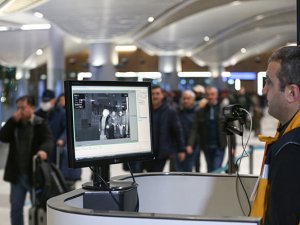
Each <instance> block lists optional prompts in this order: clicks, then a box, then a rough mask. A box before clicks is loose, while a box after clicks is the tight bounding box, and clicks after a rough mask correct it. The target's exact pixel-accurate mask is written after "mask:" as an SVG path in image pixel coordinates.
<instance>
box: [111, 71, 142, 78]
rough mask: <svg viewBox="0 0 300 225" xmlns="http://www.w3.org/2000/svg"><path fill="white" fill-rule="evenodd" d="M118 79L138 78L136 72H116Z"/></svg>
mask: <svg viewBox="0 0 300 225" xmlns="http://www.w3.org/2000/svg"><path fill="white" fill-rule="evenodd" d="M115 75H116V77H137V76H138V74H137V73H136V72H116V74H115Z"/></svg>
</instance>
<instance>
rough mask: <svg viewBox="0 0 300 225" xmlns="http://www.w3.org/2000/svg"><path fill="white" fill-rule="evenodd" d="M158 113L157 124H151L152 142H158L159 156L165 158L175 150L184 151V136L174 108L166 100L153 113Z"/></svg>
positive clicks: (175, 151)
mask: <svg viewBox="0 0 300 225" xmlns="http://www.w3.org/2000/svg"><path fill="white" fill-rule="evenodd" d="M155 113H158V114H159V119H158V124H155V125H154V126H153V128H154V130H153V132H154V133H155V134H154V138H158V140H154V142H157V143H158V149H157V150H158V154H159V158H166V157H169V156H170V155H172V154H175V153H177V152H185V145H184V136H183V130H182V126H181V123H180V120H179V117H178V114H177V111H176V109H175V108H173V107H171V106H170V105H169V104H168V102H167V101H164V102H163V104H162V105H161V106H160V107H159V108H158V109H157V110H153V114H155Z"/></svg>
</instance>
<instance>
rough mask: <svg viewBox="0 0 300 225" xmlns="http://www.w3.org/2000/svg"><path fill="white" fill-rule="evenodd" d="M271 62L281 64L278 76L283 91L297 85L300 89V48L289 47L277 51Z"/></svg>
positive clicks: (270, 59)
mask: <svg viewBox="0 0 300 225" xmlns="http://www.w3.org/2000/svg"><path fill="white" fill-rule="evenodd" d="M268 62H269V63H270V62H278V63H280V64H281V70H280V71H279V73H278V74H277V77H278V79H279V81H280V89H281V91H283V90H284V88H285V87H286V86H287V85H289V84H296V85H297V86H298V87H299V88H300V47H299V46H287V47H282V48H279V49H278V50H276V51H275V52H274V53H273V54H272V55H271V57H270V58H269V61H268Z"/></svg>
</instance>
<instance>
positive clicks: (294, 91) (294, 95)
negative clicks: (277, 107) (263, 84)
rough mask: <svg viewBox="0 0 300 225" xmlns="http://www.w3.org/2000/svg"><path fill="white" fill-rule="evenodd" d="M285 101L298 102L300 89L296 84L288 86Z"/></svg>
mask: <svg viewBox="0 0 300 225" xmlns="http://www.w3.org/2000/svg"><path fill="white" fill-rule="evenodd" d="M286 91H287V93H286V95H287V100H288V102H290V103H291V102H295V101H300V89H299V87H298V85H296V84H290V85H288V86H287V90H286Z"/></svg>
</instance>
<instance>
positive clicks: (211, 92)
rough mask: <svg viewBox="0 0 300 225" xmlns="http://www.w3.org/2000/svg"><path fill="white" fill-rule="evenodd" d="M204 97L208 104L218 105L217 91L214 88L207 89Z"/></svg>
mask: <svg viewBox="0 0 300 225" xmlns="http://www.w3.org/2000/svg"><path fill="white" fill-rule="evenodd" d="M206 97H207V100H208V104H210V105H216V104H217V103H218V90H217V89H216V88H214V87H209V88H207V89H206Z"/></svg>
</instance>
